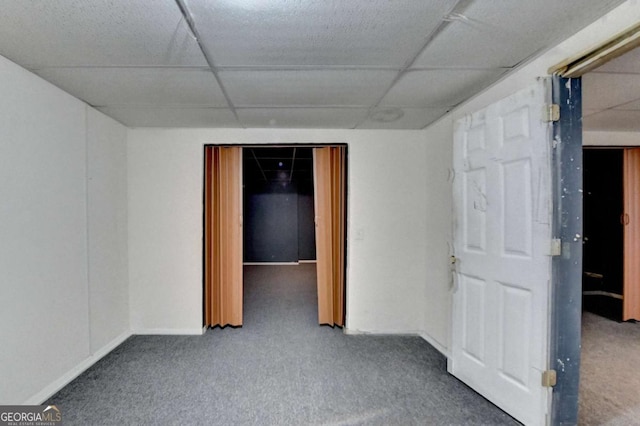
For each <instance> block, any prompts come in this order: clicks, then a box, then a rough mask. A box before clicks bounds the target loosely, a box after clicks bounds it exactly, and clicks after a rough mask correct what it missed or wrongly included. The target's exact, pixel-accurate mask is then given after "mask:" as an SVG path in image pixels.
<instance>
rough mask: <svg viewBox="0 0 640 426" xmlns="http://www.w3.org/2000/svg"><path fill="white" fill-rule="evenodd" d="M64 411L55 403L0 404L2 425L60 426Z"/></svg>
mask: <svg viewBox="0 0 640 426" xmlns="http://www.w3.org/2000/svg"><path fill="white" fill-rule="evenodd" d="M61 424H62V413H61V412H60V409H59V408H58V407H56V406H55V405H0V426H59V425H61Z"/></svg>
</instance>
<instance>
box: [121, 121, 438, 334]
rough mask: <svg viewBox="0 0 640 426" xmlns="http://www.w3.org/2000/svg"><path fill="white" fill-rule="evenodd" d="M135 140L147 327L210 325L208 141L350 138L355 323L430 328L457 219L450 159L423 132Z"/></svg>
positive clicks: (233, 133) (139, 270)
mask: <svg viewBox="0 0 640 426" xmlns="http://www.w3.org/2000/svg"><path fill="white" fill-rule="evenodd" d="M128 137H129V143H128V164H129V169H128V170H129V256H130V286H131V287H130V295H131V301H130V306H131V324H132V328H133V330H134V331H135V332H140V333H200V332H201V328H202V235H203V229H202V192H203V183H202V180H203V146H204V144H231V143H243V144H263V143H342V142H346V143H348V144H349V180H348V184H349V189H348V203H349V204H348V210H349V212H348V235H349V239H348V248H347V262H348V266H347V269H348V271H347V280H348V281H347V289H348V293H347V327H348V329H349V330H351V331H352V332H384V333H396V332H419V331H421V329H422V324H423V322H424V320H423V317H424V315H425V305H424V299H423V297H422V295H423V294H424V292H425V287H426V286H427V283H428V282H430V281H431V280H439V279H442V277H443V276H444V277H445V279H446V269H444V271H443V268H446V267H447V266H446V263H443V258H446V254H447V248H446V247H447V241H446V237H445V235H446V232H447V231H445V232H444V233H443V232H442V228H447V227H448V225H447V224H448V217H449V211H448V210H449V207H448V204H447V202H444V203H443V202H442V200H441V199H440V197H441V196H442V193H443V188H446V186H447V180H446V179H447V175H446V167H447V166H446V165H444V166H443V165H442V158H441V157H440V156H439V155H433V156H432V155H427V150H428V147H427V146H426V145H425V143H424V137H423V132H421V131H356V130H283V129H252V130H238V129H191V130H184V129H136V130H131V131H130V132H129V136H128ZM441 150H443V151H444V152H447V148H446V147H445V148H441ZM432 168H433V170H432ZM443 218H446V220H445V221H443ZM441 221H443V222H441ZM428 224H429V225H430V228H427V225H428ZM354 230H362V231H363V232H364V239H363V240H355V239H354V238H353V236H354ZM428 247H431V248H430V249H429V250H428V249H427V248H428ZM434 253H436V254H437V256H435V257H432V254H434ZM432 277H433V278H432Z"/></svg>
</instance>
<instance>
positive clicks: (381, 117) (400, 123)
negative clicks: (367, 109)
mask: <svg viewBox="0 0 640 426" xmlns="http://www.w3.org/2000/svg"><path fill="white" fill-rule="evenodd" d="M396 110H399V111H401V112H402V116H401V117H400V118H398V119H397V120H393V121H387V117H389V119H391V118H393V117H394V116H395V115H396ZM446 112H447V109H446V108H377V109H376V110H375V111H374V112H373V113H372V114H369V116H368V117H367V119H366V120H365V121H364V122H363V123H362V124H360V125H359V126H358V128H359V129H422V128H423V127H425V126H427V125H428V124H431V123H433V122H434V121H436V120H437V119H438V118H440V117H442V116H443V115H444V114H446Z"/></svg>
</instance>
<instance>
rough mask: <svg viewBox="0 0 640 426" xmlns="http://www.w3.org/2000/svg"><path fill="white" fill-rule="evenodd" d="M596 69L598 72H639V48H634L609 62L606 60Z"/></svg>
mask: <svg viewBox="0 0 640 426" xmlns="http://www.w3.org/2000/svg"><path fill="white" fill-rule="evenodd" d="M596 71H597V72H599V73H602V72H611V73H633V74H640V48H636V49H634V50H632V51H630V52H627V53H625V54H624V55H622V56H620V57H618V58H616V59H614V60H612V61H610V62H607V63H606V64H604V65H602V66H601V67H599V68H598V69H597V70H596Z"/></svg>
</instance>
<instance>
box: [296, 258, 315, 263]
mask: <svg viewBox="0 0 640 426" xmlns="http://www.w3.org/2000/svg"><path fill="white" fill-rule="evenodd" d="M298 263H318V261H317V260H315V259H308V260H298Z"/></svg>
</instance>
